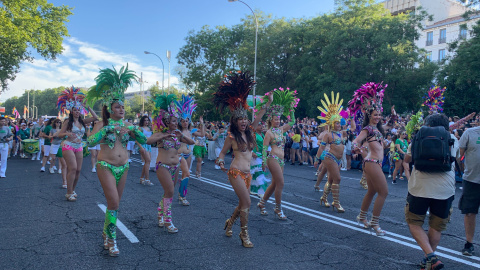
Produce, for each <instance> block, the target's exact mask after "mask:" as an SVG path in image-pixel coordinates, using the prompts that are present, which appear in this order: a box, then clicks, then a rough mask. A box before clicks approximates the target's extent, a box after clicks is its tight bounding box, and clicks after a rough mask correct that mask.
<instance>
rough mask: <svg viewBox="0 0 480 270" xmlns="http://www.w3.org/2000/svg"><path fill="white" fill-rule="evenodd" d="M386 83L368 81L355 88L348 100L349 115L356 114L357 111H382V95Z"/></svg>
mask: <svg viewBox="0 0 480 270" xmlns="http://www.w3.org/2000/svg"><path fill="white" fill-rule="evenodd" d="M387 86H388V85H387V84H385V85H382V83H374V82H369V83H366V84H364V85H362V87H360V88H359V89H357V90H355V93H354V94H353V98H352V99H351V100H350V101H349V102H348V110H349V112H350V115H356V114H357V112H358V111H362V113H364V114H365V113H367V114H369V113H370V112H371V111H373V110H377V111H380V112H383V108H382V103H383V95H384V92H385V88H387Z"/></svg>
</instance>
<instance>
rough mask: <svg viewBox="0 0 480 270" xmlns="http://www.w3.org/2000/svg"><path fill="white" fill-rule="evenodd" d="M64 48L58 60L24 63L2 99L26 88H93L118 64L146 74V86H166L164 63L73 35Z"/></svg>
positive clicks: (137, 87)
mask: <svg viewBox="0 0 480 270" xmlns="http://www.w3.org/2000/svg"><path fill="white" fill-rule="evenodd" d="M63 47H64V51H63V53H62V55H60V56H59V57H57V60H56V61H47V60H44V59H42V58H41V57H38V59H35V60H34V61H33V62H32V63H30V62H25V63H22V65H21V69H20V73H18V74H17V77H16V79H15V81H13V82H10V83H9V90H8V91H6V92H4V93H2V94H1V96H0V101H5V100H6V99H8V98H11V97H13V96H21V95H22V94H23V93H24V91H25V89H34V88H35V89H40V90H42V89H46V88H55V87H59V86H70V85H75V86H78V87H90V86H92V85H94V84H95V81H94V79H95V77H96V76H97V75H98V71H99V69H101V68H109V67H112V66H114V67H115V68H116V69H119V68H121V66H123V65H125V64H126V63H128V65H129V69H131V70H134V71H135V72H136V73H137V75H138V76H139V77H140V75H141V73H143V79H144V81H145V82H146V83H145V89H147V88H148V87H150V86H152V85H155V83H156V82H157V81H158V82H159V85H160V87H161V86H162V82H161V80H162V69H161V66H160V65H159V66H158V67H157V66H144V65H142V63H141V62H140V60H139V59H138V57H136V56H135V55H131V54H119V53H116V52H113V51H111V50H109V49H108V48H103V47H102V46H100V45H97V44H91V43H88V42H84V41H81V40H78V39H76V38H73V37H70V38H67V39H65V40H64V43H63ZM178 83H179V79H178V78H177V77H174V76H171V77H170V85H175V84H178ZM167 84H168V66H165V81H164V85H165V87H167ZM139 90H140V85H139V84H134V85H133V87H131V88H129V90H128V92H132V91H139Z"/></svg>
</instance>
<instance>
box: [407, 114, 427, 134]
mask: <svg viewBox="0 0 480 270" xmlns="http://www.w3.org/2000/svg"><path fill="white" fill-rule="evenodd" d="M422 126H423V113H422V112H420V111H419V112H417V114H415V115H412V117H411V118H410V121H408V123H407V125H406V126H405V130H406V131H407V135H408V139H411V138H412V134H413V133H415V132H416V131H418V130H420V128H421V127H422Z"/></svg>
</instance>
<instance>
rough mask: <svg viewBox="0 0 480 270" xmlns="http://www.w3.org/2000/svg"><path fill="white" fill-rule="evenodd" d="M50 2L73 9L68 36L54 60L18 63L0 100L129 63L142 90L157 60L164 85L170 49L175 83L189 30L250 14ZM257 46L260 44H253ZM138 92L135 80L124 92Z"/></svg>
mask: <svg viewBox="0 0 480 270" xmlns="http://www.w3.org/2000/svg"><path fill="white" fill-rule="evenodd" d="M243 1H244V2H245V3H246V4H248V5H249V6H250V7H251V8H252V9H253V10H254V11H262V12H263V13H265V14H271V15H272V16H273V17H274V18H282V17H284V18H286V19H292V18H311V17H315V16H318V15H321V14H324V13H328V12H332V11H333V9H334V0H296V1H292V0H243ZM48 2H50V3H53V4H54V5H67V6H70V7H73V8H74V9H73V15H71V16H70V17H69V20H70V21H69V22H68V23H67V28H68V32H69V35H70V37H66V38H65V39H64V41H63V47H64V49H65V50H64V52H63V53H62V55H60V56H59V57H57V59H56V60H55V61H52V60H44V59H42V58H41V57H38V58H37V59H36V60H35V61H34V62H33V63H30V62H25V63H22V65H21V69H20V73H18V74H17V77H16V79H15V81H13V82H10V83H9V90H8V91H6V92H4V93H2V94H1V95H0V101H2V102H3V101H5V100H6V99H8V98H11V97H13V96H21V95H22V94H23V93H24V92H25V89H40V90H42V89H46V88H54V87H59V86H70V85H75V86H78V87H90V86H92V85H94V78H95V77H96V76H97V74H98V70H99V69H100V68H107V67H112V65H113V66H115V67H117V68H119V67H121V66H122V65H125V64H126V63H127V62H128V64H129V69H131V70H134V71H135V72H136V73H137V75H138V76H140V75H141V74H142V75H143V78H144V82H145V85H144V88H145V89H148V87H150V86H152V85H153V84H155V83H156V82H157V81H159V83H160V86H161V84H162V83H161V80H162V64H161V61H160V60H159V59H158V58H157V57H155V56H154V55H146V54H144V51H150V52H154V53H156V54H157V55H159V56H160V57H161V58H162V60H163V63H164V65H165V81H164V85H165V87H167V84H168V60H167V57H166V51H167V50H170V51H171V62H170V73H171V78H170V84H171V85H174V86H176V87H180V85H179V80H178V77H177V76H176V74H174V70H175V67H176V66H178V63H177V58H176V56H177V53H178V52H179V50H180V48H181V47H182V46H183V45H185V37H186V36H187V35H188V32H189V31H191V30H194V31H198V30H200V29H201V27H202V26H204V25H209V26H210V27H215V26H218V25H225V26H231V25H235V24H239V23H241V19H244V18H245V17H246V16H248V15H251V14H252V12H251V11H250V9H249V8H248V7H247V6H246V5H245V4H243V3H241V2H229V1H228V0H204V1H201V0H137V1H127V0H116V1H114V0H100V1H99V0H77V1H73V0H48ZM258 49H259V50H261V48H258ZM132 91H140V85H139V84H135V85H134V86H133V87H130V88H129V90H128V92H132Z"/></svg>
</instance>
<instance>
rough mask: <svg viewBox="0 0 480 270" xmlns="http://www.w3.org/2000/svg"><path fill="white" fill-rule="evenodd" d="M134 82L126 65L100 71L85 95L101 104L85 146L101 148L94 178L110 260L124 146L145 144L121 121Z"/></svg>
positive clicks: (124, 177)
mask: <svg viewBox="0 0 480 270" xmlns="http://www.w3.org/2000/svg"><path fill="white" fill-rule="evenodd" d="M133 80H136V76H135V74H134V72H133V71H130V70H128V64H127V67H126V68H125V67H122V68H121V69H120V72H119V73H117V70H116V69H113V70H112V69H102V70H100V74H99V75H98V76H97V77H96V78H95V81H96V82H97V85H96V88H95V90H93V89H92V90H90V91H89V95H88V97H89V101H90V102H93V99H98V98H101V99H102V103H103V108H102V121H101V122H98V123H97V124H96V125H95V127H94V128H93V131H92V133H93V134H92V135H91V136H90V137H88V145H89V146H94V145H97V144H100V149H101V150H100V152H99V153H98V161H97V164H96V166H97V175H98V179H99V180H100V184H101V185H102V188H103V192H104V193H105V198H106V199H107V209H106V212H105V223H104V226H103V234H102V236H103V247H104V249H108V253H109V255H110V256H113V257H115V256H118V255H119V254H120V251H119V249H118V247H117V240H116V238H117V237H116V236H117V234H116V230H117V216H118V208H119V206H120V199H121V198H122V194H123V190H124V188H125V182H126V180H127V172H128V168H129V163H128V151H127V143H128V140H129V138H130V137H132V138H135V139H136V140H137V141H138V142H139V143H145V141H146V138H145V135H143V133H142V132H141V131H140V130H139V129H138V128H137V127H135V126H133V125H131V124H130V123H128V122H124V121H123V117H124V116H125V108H124V102H125V96H124V92H125V91H126V90H127V87H128V86H130V85H132V81H133ZM90 92H93V93H90ZM90 99H92V100H90ZM64 153H65V151H64Z"/></svg>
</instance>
